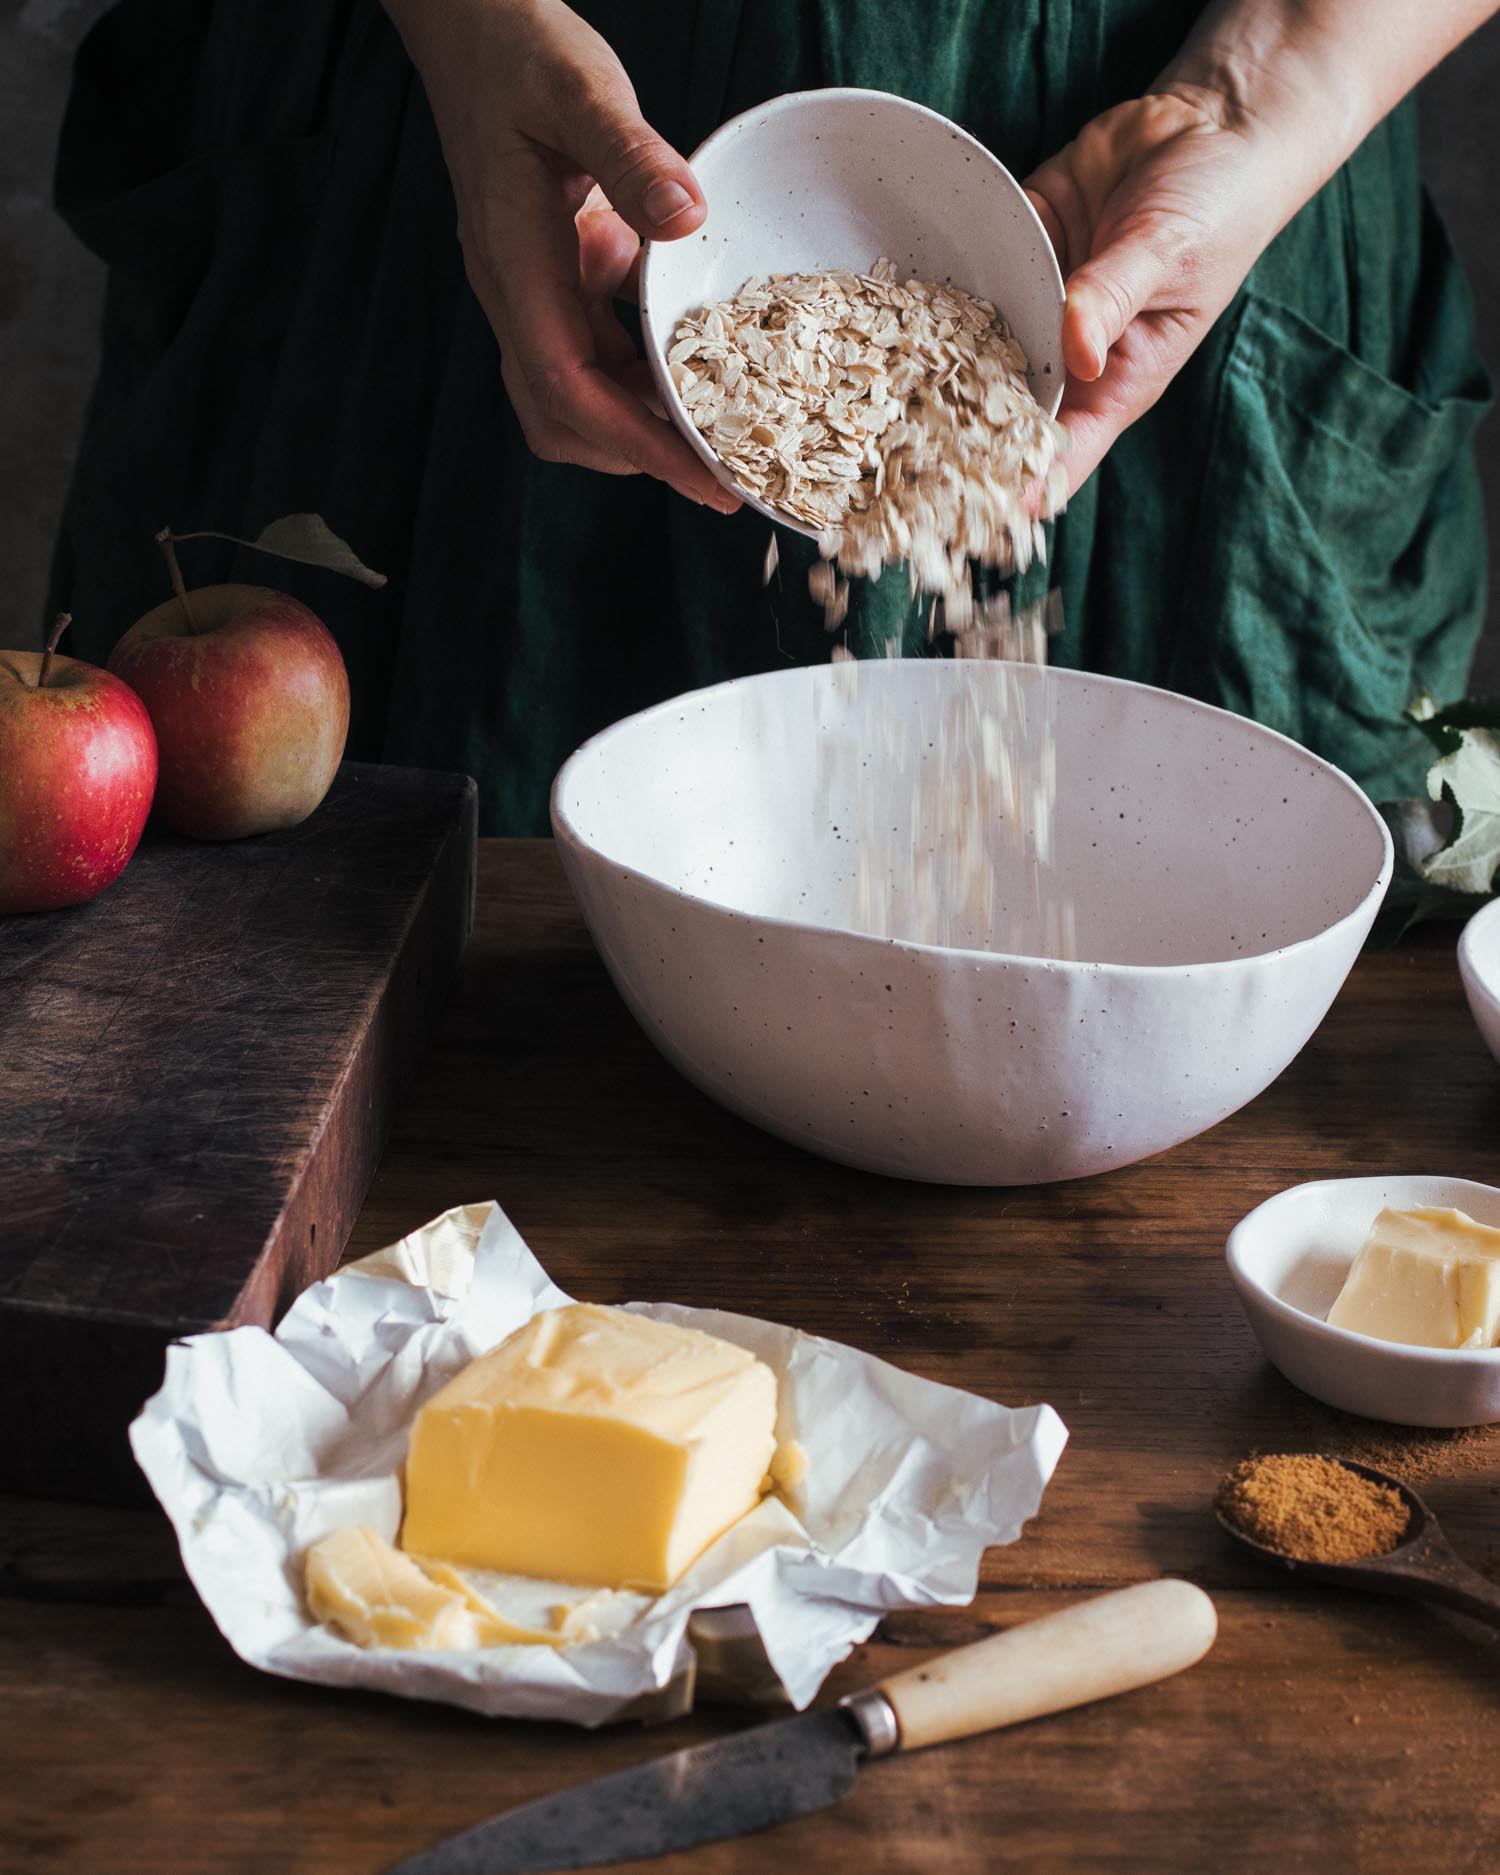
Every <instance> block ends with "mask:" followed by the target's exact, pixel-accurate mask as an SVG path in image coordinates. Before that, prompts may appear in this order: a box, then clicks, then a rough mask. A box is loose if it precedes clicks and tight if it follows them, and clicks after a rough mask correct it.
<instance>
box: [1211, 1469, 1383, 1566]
mask: <svg viewBox="0 0 1500 1875" xmlns="http://www.w3.org/2000/svg"><path fill="white" fill-rule="evenodd" d="M1214 1509H1215V1510H1217V1511H1218V1513H1219V1515H1220V1516H1221V1517H1223V1518H1224V1519H1225V1521H1226V1522H1228V1523H1231V1524H1233V1525H1234V1527H1235V1529H1237V1530H1239V1531H1242V1532H1243V1533H1244V1535H1246V1536H1247V1537H1249V1538H1250V1540H1251V1541H1252V1542H1254V1543H1260V1544H1263V1545H1264V1546H1265V1547H1266V1548H1267V1549H1273V1550H1275V1551H1276V1552H1277V1554H1278V1555H1281V1556H1290V1557H1294V1558H1295V1559H1296V1560H1297V1561H1299V1562H1358V1561H1360V1560H1361V1559H1362V1558H1364V1557H1366V1556H1384V1555H1385V1554H1386V1553H1387V1551H1389V1550H1393V1549H1395V1547H1396V1545H1397V1544H1398V1543H1400V1542H1401V1540H1402V1538H1403V1537H1404V1536H1405V1535H1406V1526H1407V1522H1408V1512H1407V1508H1406V1503H1405V1500H1404V1499H1403V1498H1402V1496H1401V1494H1400V1492H1398V1491H1393V1490H1392V1489H1391V1488H1390V1486H1389V1485H1384V1484H1376V1483H1374V1482H1373V1480H1371V1479H1369V1478H1364V1477H1361V1476H1360V1474H1359V1473H1358V1472H1357V1471H1351V1470H1350V1469H1349V1467H1348V1466H1347V1465H1341V1464H1339V1462H1338V1461H1337V1460H1336V1459H1332V1458H1319V1457H1318V1456H1316V1454H1314V1453H1311V1452H1296V1453H1283V1454H1278V1455H1274V1456H1268V1457H1264V1458H1247V1459H1245V1460H1243V1461H1242V1462H1241V1463H1240V1464H1238V1465H1236V1466H1235V1468H1234V1470H1233V1471H1232V1472H1230V1473H1229V1475H1228V1477H1227V1478H1225V1479H1224V1481H1223V1483H1222V1484H1220V1486H1219V1488H1218V1490H1217V1491H1216V1492H1215V1493H1214Z"/></svg>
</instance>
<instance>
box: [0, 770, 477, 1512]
mask: <svg viewBox="0 0 1500 1875" xmlns="http://www.w3.org/2000/svg"><path fill="white" fill-rule="evenodd" d="M474 828H475V792H474V784H473V783H472V782H471V781H469V780H467V779H466V778H465V777H464V776H461V775H441V774H430V773H427V772H425V771H422V770H419V769H401V768H376V767H372V766H367V765H359V764H354V763H348V764H345V766H344V767H343V768H341V769H340V771H339V774H338V776H337V778H336V780H335V782H334V785H333V788H332V790H331V792H330V794H329V796H328V798H327V800H326V801H325V802H324V803H323V805H322V806H321V807H320V808H319V809H318V811H317V812H316V813H315V814H314V815H313V816H312V817H311V818H310V819H309V820H307V821H305V822H304V823H303V824H302V825H301V826H300V827H295V828H291V829H289V830H288V831H286V832H284V833H278V834H269V835H266V836H265V837H264V838H261V839H255V840H241V841H235V842H231V843H229V844H225V845H200V844H199V843H197V842H195V841H189V840H183V839H178V838H175V837H173V836H172V835H169V834H157V833H155V832H153V833H152V834H151V835H150V836H149V837H148V839H147V841H146V843H145V844H144V845H143V846H142V848H141V849H140V851H139V853H138V854H137V856H136V858H135V859H134V861H133V862H132V863H131V865H130V866H129V867H128V868H127V869H126V871H125V873H124V875H123V876H122V877H121V879H120V880H119V881H118V883H117V884H116V885H114V886H113V887H112V888H111V889H110V890H109V891H108V892H106V893H105V894H104V895H103V896H102V897H101V898H98V899H96V900H95V901H94V902H93V903H92V904H89V905H84V906H79V907H77V908H75V909H73V910H71V911H65V912H54V913H51V914H48V915H46V916H40V917H28V918H7V919H0V1115H3V1126H0V1194H3V1197H0V1204H3V1209H0V1485H3V1486H5V1487H9V1488H16V1489H32V1490H45V1491H48V1492H58V1493H67V1494H82V1495H94V1496H97V1495H104V1496H117V1495H118V1494H119V1493H120V1492H122V1491H126V1492H129V1493H132V1494H134V1493H136V1492H138V1489H139V1478H138V1474H137V1473H136V1472H135V1468H134V1466H133V1464H132V1462H131V1459H130V1454H129V1451H128V1450H127V1448H126V1445H125V1427H126V1425H127V1424H128V1423H129V1421H130V1419H131V1418H132V1417H133V1416H134V1414H135V1412H136V1410H137V1409H138V1408H139V1406H140V1403H141V1401H142V1400H143V1399H144V1398H145V1397H146V1395H147V1394H148V1393H149V1392H150V1391H151V1390H152V1389H153V1387H154V1386H155V1385H156V1383H157V1381H158V1379H159V1377H160V1373H161V1361H162V1355H163V1352H164V1350H165V1348H166V1345H167V1343H168V1341H169V1340H171V1339H172V1338H173V1337H174V1336H176V1335H180V1334H187V1333H193V1332H196V1331H198V1330H201V1329H207V1328H214V1327H220V1326H224V1325H228V1324H233V1323H237V1322H269V1321H271V1320H272V1319H273V1318H274V1316H275V1314H276V1313H277V1312H278V1310H279V1309H280V1308H282V1307H284V1306H285V1304H286V1303H287V1302H288V1301H289V1300H290V1299H291V1297H292V1296H294V1295H296V1294H297V1292H298V1291H299V1290H301V1289H302V1288H304V1287H305V1286H306V1285H307V1284H308V1283H309V1282H311V1281H313V1280H314V1279H315V1278H317V1277H319V1276H323V1275H326V1274H327V1272H328V1271H329V1270H330V1269H332V1268H333V1267H334V1265H335V1264H336V1263H337V1262H338V1259H339V1255H340V1253H341V1250H342V1247H343V1244H344V1241H345V1239H346V1238H347V1236H348V1233H349V1228H350V1226H351V1224H352V1223H353V1221H354V1218H355V1215H356V1213H357V1212H358V1209H359V1206H360V1204H361V1203H362V1201H363V1199H364V1194H365V1191H366V1189H367V1188H368V1185H369V1181H370V1177H371V1175H372V1173H373V1172H374V1169H375V1164H376V1161H377V1159H378V1157H379V1153H380V1147H381V1144H382V1142H383V1141H384V1138H385V1134H386V1131H387V1129H388V1127H389V1124H390V1119H391V1114H392V1112H393V1110H394V1107H395V1103H396V1096H397V1091H398V1088H399V1086H400V1084H401V1081H402V1078H403V1076H404V1075H405V1074H407V1073H408V1072H409V1071H410V1068H411V1066H412V1064H413V1063H414V1061H415V1059H416V1056H417V1053H418V1052H419V1048H420V1044H421V1042H422V1041H423V1039H424V1038H425V1036H426V1034H427V1032H428V1030H429V1029H430V1026H431V1023H432V1020H433V1018H434V1016H435V1014H436V1011H437V1007H438V1005H439V1003H440V1002H441V999H442V996H443V993H444V991H445V989H446V986H447V985H448V983H449V981H450V980H451V977H452V974H453V971H454V969H455V967H456V966H457V963H458V958H459V956H460V954H461V952H462V949H463V945H464V942H465V939H466V936H467V933H468V928H469V923H470V916H471V911H472V902H473V869H474V850H475V848H474Z"/></svg>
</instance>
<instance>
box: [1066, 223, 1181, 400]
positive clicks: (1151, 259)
mask: <svg viewBox="0 0 1500 1875" xmlns="http://www.w3.org/2000/svg"><path fill="white" fill-rule="evenodd" d="M1175 271H1176V270H1175V269H1174V268H1173V267H1172V265H1171V263H1170V262H1168V261H1167V260H1165V259H1164V258H1163V257H1162V256H1161V255H1160V254H1159V253H1158V252H1157V250H1156V248H1155V247H1154V246H1153V245H1152V243H1151V242H1149V241H1147V240H1143V239H1142V238H1141V236H1140V235H1139V234H1138V233H1129V234H1122V235H1120V236H1119V237H1118V238H1117V239H1115V240H1113V241H1111V242H1110V243H1109V245H1108V246H1107V247H1105V249H1104V250H1103V252H1102V253H1099V254H1096V255H1094V257H1093V258H1092V259H1091V260H1088V261H1085V263H1084V264H1083V266H1081V267H1079V268H1078V269H1077V270H1076V271H1075V272H1074V273H1073V274H1072V275H1071V277H1070V278H1069V280H1068V298H1067V305H1066V307H1065V308H1064V310H1063V362H1064V364H1065V365H1066V366H1067V369H1068V371H1069V372H1070V373H1071V374H1072V375H1073V376H1074V377H1077V378H1082V379H1083V380H1084V381H1085V382H1086V383H1090V384H1091V383H1093V381H1094V380H1095V379H1096V378H1097V377H1099V376H1100V374H1101V373H1102V372H1103V370H1104V366H1105V363H1106V361H1107V360H1108V358H1109V354H1110V349H1111V347H1113V346H1114V345H1116V344H1118V342H1119V340H1120V339H1121V337H1122V336H1123V335H1124V333H1125V330H1126V328H1127V327H1128V326H1129V325H1130V324H1131V323H1132V321H1133V320H1134V319H1135V318H1136V316H1137V315H1138V314H1139V313H1141V312H1144V311H1146V310H1147V309H1148V308H1149V307H1150V306H1151V305H1152V304H1153V302H1155V301H1156V299H1157V298H1158V296H1159V295H1160V294H1161V293H1162V292H1163V291H1164V290H1165V289H1166V287H1167V286H1168V284H1169V283H1170V282H1171V281H1172V280H1173V279H1174V276H1175Z"/></svg>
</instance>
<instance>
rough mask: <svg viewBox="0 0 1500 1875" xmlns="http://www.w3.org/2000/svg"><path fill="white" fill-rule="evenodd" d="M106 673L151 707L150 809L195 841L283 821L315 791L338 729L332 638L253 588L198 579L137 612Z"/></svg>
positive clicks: (343, 713)
mask: <svg viewBox="0 0 1500 1875" xmlns="http://www.w3.org/2000/svg"><path fill="white" fill-rule="evenodd" d="M109 668H110V669H111V670H112V671H114V672H115V673H116V674H117V675H119V676H120V677H123V678H124V679H125V681H126V683H128V684H129V685H130V687H131V688H132V689H133V690H135V691H137V692H138V693H139V695H140V697H141V699H142V700H143V702H144V703H145V705H146V708H147V709H148V710H149V711H150V713H151V722H152V724H153V726H154V728H155V730H156V740H157V745H158V747H159V748H160V751H161V777H160V779H159V781H158V783H157V789H156V811H157V813H158V814H160V816H161V818H162V819H163V820H164V821H165V822H166V823H167V825H168V826H169V827H174V828H176V830H177V831H178V832H179V833H188V834H192V835H193V836H194V837H195V838H196V839H199V840H238V839H240V838H242V837H243V836H244V835H246V834H251V833H269V832H271V831H272V829H274V828H276V827H295V826H296V825H297V823H298V822H299V821H302V820H306V818H307V816H308V815H309V814H310V813H311V812H312V811H313V809H314V808H315V807H316V806H317V805H318V803H319V802H320V801H321V800H322V799H323V796H324V795H325V794H327V792H328V789H329V786H330V784H331V783H332V781H333V777H334V771H335V770H336V769H337V767H338V765H339V759H340V757H341V756H342V755H343V753H344V740H345V737H346V736H347V735H348V733H349V677H348V673H347V672H346V671H345V669H344V660H343V659H342V657H340V655H339V648H338V646H337V645H336V644H335V643H334V641H333V634H332V633H331V632H330V631H329V630H328V627H327V626H326V625H325V624H324V623H323V621H322V620H321V619H320V618H318V617H317V616H316V614H315V613H312V612H309V611H308V609H307V607H306V606H305V605H300V604H299V603H298V602H297V600H295V599H291V598H288V597H287V595H286V594H285V593H280V592H272V591H271V590H270V589H269V588H267V587H265V586H199V587H198V588H197V589H196V590H194V591H191V592H188V593H185V594H181V595H179V596H178V597H177V598H174V599H168V600H167V601H166V603H165V604H164V605H159V606H157V607H156V609H155V610H154V611H152V612H148V613H147V614H146V616H145V617H144V618H143V619H138V620H137V621H136V623H135V624H134V625H132V626H131V628H130V630H129V631H128V632H126V634H125V636H124V637H123V638H122V639H121V640H120V642H119V643H118V644H117V645H116V646H115V648H114V651H113V652H112V653H111V655H110V660H109Z"/></svg>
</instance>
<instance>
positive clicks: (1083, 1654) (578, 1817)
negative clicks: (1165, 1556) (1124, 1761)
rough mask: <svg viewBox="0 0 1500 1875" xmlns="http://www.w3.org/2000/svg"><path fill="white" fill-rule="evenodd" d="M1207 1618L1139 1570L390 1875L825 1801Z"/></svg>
mask: <svg viewBox="0 0 1500 1875" xmlns="http://www.w3.org/2000/svg"><path fill="white" fill-rule="evenodd" d="M1216 1629H1217V1617H1216V1615H1215V1613H1214V1605H1213V1603H1212V1602H1211V1601H1210V1600H1209V1599H1208V1597H1207V1596H1206V1595H1205V1594H1204V1593H1203V1591H1202V1590H1201V1589H1199V1588H1195V1587H1194V1586H1193V1584H1192V1583H1191V1582H1178V1581H1175V1580H1173V1579H1171V1578H1170V1577H1167V1578H1163V1579H1162V1580H1161V1581H1158V1582H1138V1583H1136V1584H1135V1585H1134V1587H1132V1588H1128V1589H1116V1590H1115V1591H1114V1593H1113V1594H1110V1595H1097V1596H1095V1597H1093V1598H1092V1599H1091V1600H1089V1601H1085V1602H1078V1603H1075V1604H1074V1605H1073V1606H1072V1607H1071V1608H1064V1609H1063V1610H1061V1611H1060V1612H1059V1613H1057V1614H1051V1615H1043V1616H1042V1617H1041V1618H1040V1619H1039V1620H1035V1621H1027V1622H1024V1623H1022V1624H1021V1625H1020V1626H1018V1627H1013V1628H1006V1629H1005V1630H1003V1631H1002V1632H1001V1633H999V1634H992V1635H991V1636H990V1637H989V1638H988V1639H987V1640H982V1641H976V1642H975V1643H974V1644H973V1646H971V1647H960V1648H959V1649H958V1650H957V1651H956V1652H954V1653H951V1654H943V1655H940V1656H939V1657H938V1659H936V1660H929V1661H925V1662H924V1663H923V1664H922V1665H920V1666H916V1667H908V1668H907V1669H906V1670H905V1672H903V1673H897V1674H895V1675H893V1676H892V1677H891V1678H890V1679H888V1680H883V1681H882V1682H881V1683H880V1685H879V1686H878V1687H872V1688H870V1689H869V1690H868V1691H866V1692H862V1693H856V1694H854V1695H853V1696H852V1697H851V1698H850V1699H847V1700H846V1701H844V1703H843V1704H842V1705H840V1706H835V1707H832V1708H829V1709H826V1710H823V1711H820V1712H805V1713H802V1714H800V1715H799V1716H798V1717H796V1718H792V1719H777V1720H773V1721H772V1722H771V1723H770V1724H767V1725H757V1726H752V1727H750V1728H748V1729H747V1730H745V1731H743V1732H735V1733H733V1734H731V1735H730V1736H729V1737H728V1738H719V1739H714V1740H713V1741H712V1742H711V1743H709V1744H706V1745H690V1746H688V1747H687V1748H686V1749H685V1750H682V1751H674V1752H672V1753H670V1754H669V1755H668V1756H666V1757H663V1758H656V1759H653V1760H651V1761H650V1762H649V1763H646V1764H640V1765H636V1766H635V1767H634V1768H633V1769H631V1770H628V1771H617V1772H615V1773H614V1774H613V1775H612V1776H609V1777H601V1778H596V1779H595V1780H594V1781H593V1782H592V1783H590V1784H579V1785H575V1786H573V1787H572V1788H570V1789H567V1790H562V1791H558V1792H556V1793H555V1794H554V1795H553V1796H550V1797H543V1798H540V1799H539V1800H538V1801H537V1802H535V1803H528V1804H523V1805H522V1806H521V1807H520V1808H519V1809H516V1810H511V1811H508V1812H506V1813H505V1814H504V1815H502V1816H497V1817H492V1818H491V1819H490V1821H489V1822H487V1823H480V1824H477V1825H476V1826H475V1827H474V1828H473V1829H470V1830H465V1831H464V1833H463V1834H462V1835H460V1836H451V1837H449V1838H448V1840H447V1841H446V1842H442V1843H439V1844H438V1845H437V1847H436V1848H433V1849H428V1850H426V1851H424V1852H423V1853H421V1854H419V1855H415V1856H409V1857H408V1858H407V1859H406V1861H404V1862H401V1863H398V1864H397V1865H396V1867H394V1868H393V1869H391V1870H390V1871H389V1872H388V1875H550V1871H553V1870H564V1869H578V1868H602V1867H604V1866H606V1865H607V1864H609V1863H611V1862H621V1861H626V1860H630V1859H633V1858H635V1857H637V1856H652V1855H664V1854H665V1853H666V1852H667V1851H668V1850H670V1849H688V1848H692V1847H695V1846H696V1845H697V1844H699V1843H705V1842H718V1841H720V1840H722V1839H723V1838H725V1837H729V1836H743V1835H748V1834H750V1833H751V1832H752V1831H754V1830H761V1829H769V1828H770V1827H771V1825H772V1824H774V1823H780V1822H784V1821H786V1820H787V1819H789V1818H791V1817H795V1816H805V1815H806V1814H807V1813H808V1812H809V1811H812V1810H820V1809H822V1808H824V1806H825V1805H827V1804H831V1803H837V1802H838V1801H839V1799H840V1798H842V1797H847V1796H848V1795H849V1793H850V1791H851V1790H852V1789H853V1788H854V1784H855V1781H856V1778H857V1776H858V1772H859V1766H860V1760H861V1759H862V1758H878V1757H883V1756H884V1755H885V1754H886V1753H887V1752H891V1751H915V1750H920V1749H921V1748H922V1747H923V1746H926V1745H938V1744H942V1743H944V1742H946V1741H947V1740H949V1739H954V1738H966V1737H969V1736H970V1735H971V1734H973V1733H975V1732H984V1731H990V1730H993V1729H994V1728H995V1727H996V1726H1001V1725H1014V1724H1017V1723H1018V1722H1019V1721H1020V1720H1022V1719H1035V1718H1040V1717H1041V1716H1042V1715H1043V1714H1044V1713H1049V1712H1060V1711H1062V1710H1063V1708H1064V1707H1067V1706H1078V1705H1082V1704H1084V1703H1085V1702H1086V1701H1088V1700H1091V1699H1107V1698H1109V1697H1110V1696H1111V1695H1113V1694H1115V1693H1123V1692H1128V1691H1130V1690H1131V1689H1132V1688H1133V1687H1137V1686H1146V1685H1149V1684H1150V1682H1151V1681H1153V1680H1161V1679H1165V1678H1166V1677H1167V1676H1168V1674H1172V1673H1180V1672H1181V1671H1182V1669H1183V1668H1184V1667H1190V1666H1192V1665H1193V1663H1194V1662H1195V1661H1197V1660H1201V1659H1202V1657H1203V1656H1204V1654H1206V1653H1207V1652H1208V1650H1209V1648H1210V1647H1211V1646H1212V1645H1213V1640H1214V1634H1215V1632H1216Z"/></svg>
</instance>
